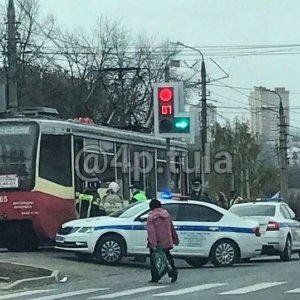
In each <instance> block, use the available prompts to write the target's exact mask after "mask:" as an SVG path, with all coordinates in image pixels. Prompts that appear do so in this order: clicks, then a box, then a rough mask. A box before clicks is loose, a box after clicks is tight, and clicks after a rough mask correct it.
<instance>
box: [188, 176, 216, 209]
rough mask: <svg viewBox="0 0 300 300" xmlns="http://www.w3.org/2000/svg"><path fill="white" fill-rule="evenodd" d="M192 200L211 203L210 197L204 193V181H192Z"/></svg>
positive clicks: (198, 179)
mask: <svg viewBox="0 0 300 300" xmlns="http://www.w3.org/2000/svg"><path fill="white" fill-rule="evenodd" d="M189 196H190V197H191V199H192V200H197V201H204V202H209V203H211V200H210V198H209V195H208V194H207V193H205V192H203V191H202V180H201V179H200V178H195V179H194V180H193V181H192V192H191V193H190V195H189Z"/></svg>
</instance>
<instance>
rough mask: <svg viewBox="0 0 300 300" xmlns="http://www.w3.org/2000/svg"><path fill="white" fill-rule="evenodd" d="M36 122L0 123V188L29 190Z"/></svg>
mask: <svg viewBox="0 0 300 300" xmlns="http://www.w3.org/2000/svg"><path fill="white" fill-rule="evenodd" d="M37 136H38V127H37V125H36V124H28V123H27V124H26V123H12V122H9V123H5V122H3V123H0V190H18V191H19V190H22V191H26V190H31V189H32V188H33V185H34V173H35V172H34V168H35V163H34V162H35V153H36V144H37Z"/></svg>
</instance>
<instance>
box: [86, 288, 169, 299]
mask: <svg viewBox="0 0 300 300" xmlns="http://www.w3.org/2000/svg"><path fill="white" fill-rule="evenodd" d="M165 287H166V286H165V285H162V286H146V287H142V288H136V289H132V290H126V291H122V292H117V293H113V294H107V295H101V296H96V297H91V298H88V299H112V298H117V297H123V296H130V295H134V294H139V293H144V292H148V291H151V290H156V289H162V288H165Z"/></svg>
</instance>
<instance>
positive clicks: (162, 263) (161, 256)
mask: <svg viewBox="0 0 300 300" xmlns="http://www.w3.org/2000/svg"><path fill="white" fill-rule="evenodd" d="M152 255H153V261H154V264H155V268H156V270H157V273H158V275H159V277H163V276H164V275H165V274H167V273H168V272H170V271H171V270H172V268H171V266H170V264H169V261H168V259H167V256H166V253H165V251H164V250H163V249H162V248H161V247H156V249H155V250H153V253H152Z"/></svg>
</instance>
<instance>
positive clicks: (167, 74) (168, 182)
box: [165, 64, 171, 191]
mask: <svg viewBox="0 0 300 300" xmlns="http://www.w3.org/2000/svg"><path fill="white" fill-rule="evenodd" d="M165 81H166V82H169V81H170V66H169V65H168V64H166V66H165ZM170 150H171V139H170V138H166V185H167V186H166V188H167V189H168V190H170V191H171V171H170V163H171V160H170Z"/></svg>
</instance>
